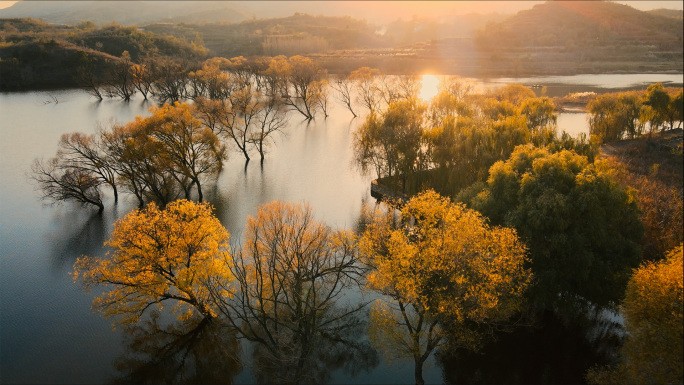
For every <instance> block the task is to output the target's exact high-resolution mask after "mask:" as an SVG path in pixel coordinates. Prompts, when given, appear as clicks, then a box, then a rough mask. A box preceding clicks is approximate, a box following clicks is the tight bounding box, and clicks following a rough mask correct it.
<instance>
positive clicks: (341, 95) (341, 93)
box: [332, 76, 357, 117]
mask: <svg viewBox="0 0 684 385" xmlns="http://www.w3.org/2000/svg"><path fill="white" fill-rule="evenodd" d="M332 87H333V89H335V91H337V99H338V100H339V101H340V102H342V103H344V105H345V106H347V109H348V110H349V112H351V113H352V115H354V117H356V116H357V115H356V112H354V108H353V107H352V103H353V99H352V94H353V93H354V83H353V81H352V80H351V79H350V78H349V77H348V76H339V77H337V78H335V80H334V81H333V83H332Z"/></svg>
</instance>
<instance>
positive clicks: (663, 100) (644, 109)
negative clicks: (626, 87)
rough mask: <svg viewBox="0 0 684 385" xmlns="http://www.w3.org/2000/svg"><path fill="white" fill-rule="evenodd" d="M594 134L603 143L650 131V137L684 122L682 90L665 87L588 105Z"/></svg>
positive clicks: (599, 98)
mask: <svg viewBox="0 0 684 385" xmlns="http://www.w3.org/2000/svg"><path fill="white" fill-rule="evenodd" d="M587 110H588V112H589V113H590V114H591V116H590V117H589V128H590V133H591V135H592V136H593V137H595V138H596V140H597V141H599V142H612V141H616V140H620V139H625V138H630V139H633V138H637V137H639V136H641V135H643V134H644V133H645V132H646V130H647V128H646V127H647V125H648V133H649V136H650V135H652V134H653V133H656V132H659V131H661V130H666V129H670V130H672V129H674V128H675V123H678V125H677V128H679V127H681V125H682V122H684V95H683V93H682V89H675V88H664V87H663V85H662V84H661V83H655V84H651V85H650V86H648V88H647V89H646V91H645V92H644V91H628V92H617V93H608V94H602V95H599V96H597V97H596V98H595V99H594V100H592V101H590V102H589V103H588V104H587Z"/></svg>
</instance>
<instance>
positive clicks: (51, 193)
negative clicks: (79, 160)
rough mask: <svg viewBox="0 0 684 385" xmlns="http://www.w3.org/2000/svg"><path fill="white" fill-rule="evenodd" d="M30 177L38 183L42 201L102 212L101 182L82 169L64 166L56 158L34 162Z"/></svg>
mask: <svg viewBox="0 0 684 385" xmlns="http://www.w3.org/2000/svg"><path fill="white" fill-rule="evenodd" d="M31 177H32V178H33V180H35V181H36V182H37V183H38V187H39V188H40V191H41V192H42V194H43V199H47V200H51V201H52V202H53V203H60V202H65V201H74V202H78V203H81V204H82V205H84V206H85V205H93V206H95V207H97V208H98V211H99V212H102V210H104V204H103V203H102V194H101V192H100V185H101V184H102V182H101V181H100V180H99V179H98V178H97V177H95V176H94V175H92V174H91V173H89V172H88V171H86V170H84V169H80V168H73V167H69V166H67V165H64V164H62V163H61V162H60V161H59V159H58V158H52V159H50V160H48V161H41V160H36V161H34V163H33V166H32V167H31Z"/></svg>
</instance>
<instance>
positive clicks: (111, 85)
mask: <svg viewBox="0 0 684 385" xmlns="http://www.w3.org/2000/svg"><path fill="white" fill-rule="evenodd" d="M132 66H133V62H132V61H131V55H130V54H129V53H128V51H123V53H122V54H121V58H119V61H118V62H117V63H116V64H115V65H114V67H113V70H112V71H111V73H110V78H109V82H108V85H107V87H106V89H105V90H106V92H107V94H108V96H110V97H119V98H121V99H122V100H126V101H127V100H131V97H132V96H133V95H134V94H135V90H136V87H135V84H134V77H133V74H132V72H131V69H132Z"/></svg>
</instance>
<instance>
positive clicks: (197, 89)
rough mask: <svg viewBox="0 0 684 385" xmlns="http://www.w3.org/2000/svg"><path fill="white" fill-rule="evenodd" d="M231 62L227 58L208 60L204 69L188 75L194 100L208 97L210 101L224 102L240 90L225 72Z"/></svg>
mask: <svg viewBox="0 0 684 385" xmlns="http://www.w3.org/2000/svg"><path fill="white" fill-rule="evenodd" d="M230 65H231V62H230V61H229V60H228V59H225V58H211V59H207V60H206V61H205V62H204V63H203V64H202V68H201V69H198V70H197V71H192V72H190V73H189V74H188V79H189V82H190V87H191V88H192V98H193V99H196V98H198V97H206V98H209V99H218V100H223V99H226V98H228V97H229V95H230V93H231V92H232V91H234V90H235V88H238V87H237V85H236V82H235V81H233V79H231V76H230V75H229V74H228V73H226V72H225V70H226V69H227V68H228V67H229V66H230Z"/></svg>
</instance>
